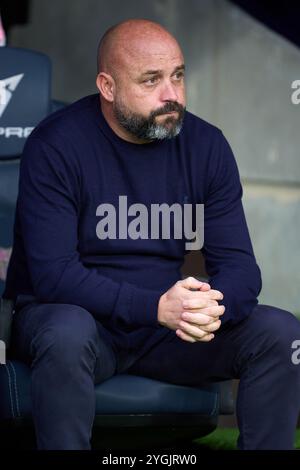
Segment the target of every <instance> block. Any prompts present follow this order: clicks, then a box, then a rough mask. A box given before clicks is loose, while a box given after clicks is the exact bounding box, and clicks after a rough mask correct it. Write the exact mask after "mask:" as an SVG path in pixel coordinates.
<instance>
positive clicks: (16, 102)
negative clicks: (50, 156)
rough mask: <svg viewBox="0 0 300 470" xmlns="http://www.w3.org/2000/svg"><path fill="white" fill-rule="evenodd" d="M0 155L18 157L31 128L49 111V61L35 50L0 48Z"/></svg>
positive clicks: (3, 157) (0, 157) (6, 157)
mask: <svg viewBox="0 0 300 470" xmlns="http://www.w3.org/2000/svg"><path fill="white" fill-rule="evenodd" d="M0 64H1V67H0V159H1V160H3V159H5V160H8V159H10V158H16V157H19V155H20V154H21V153H22V150H23V146H24V143H25V140H26V138H27V137H28V135H29V134H30V132H31V131H32V129H33V128H34V127H35V126H36V125H37V123H38V122H39V121H41V120H42V119H43V118H44V117H46V116H47V115H48V114H49V113H50V112H51V100H50V93H51V90H50V85H51V64H50V60H49V58H48V57H47V56H46V55H44V54H41V53H39V52H35V51H31V50H27V49H19V48H13V47H1V48H0Z"/></svg>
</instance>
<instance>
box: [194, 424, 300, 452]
mask: <svg viewBox="0 0 300 470" xmlns="http://www.w3.org/2000/svg"><path fill="white" fill-rule="evenodd" d="M238 435H239V432H238V430H237V429H236V428H218V429H216V430H215V431H214V432H212V433H211V434H208V435H207V436H205V437H201V438H200V439H196V440H195V441H194V442H195V443H196V444H199V445H200V446H201V447H202V446H203V447H205V448H207V449H212V450H235V449H236V448H237V447H236V441H237V438H238ZM295 448H296V449H300V429H297V431H296V437H295Z"/></svg>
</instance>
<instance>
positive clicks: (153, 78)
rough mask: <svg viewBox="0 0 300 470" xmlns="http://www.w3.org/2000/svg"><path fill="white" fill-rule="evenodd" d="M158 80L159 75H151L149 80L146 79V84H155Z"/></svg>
mask: <svg viewBox="0 0 300 470" xmlns="http://www.w3.org/2000/svg"><path fill="white" fill-rule="evenodd" d="M157 81H158V77H151V78H147V80H144V83H145V84H146V85H155V83H156V82H157Z"/></svg>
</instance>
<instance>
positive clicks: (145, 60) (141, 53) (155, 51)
mask: <svg viewBox="0 0 300 470" xmlns="http://www.w3.org/2000/svg"><path fill="white" fill-rule="evenodd" d="M141 46H142V45H141V44H139V45H136V46H135V47H130V45H126V46H124V48H123V51H122V52H121V51H120V52H121V54H120V58H121V63H123V65H124V66H125V67H126V68H129V69H130V70H132V71H137V72H140V73H146V72H148V71H156V70H164V69H171V68H175V67H179V66H181V65H182V64H183V56H182V53H181V51H180V49H179V47H178V46H177V47H174V46H173V47H166V46H164V47H151V46H152V45H151V44H149V47H147V48H145V47H141ZM120 65H121V64H120Z"/></svg>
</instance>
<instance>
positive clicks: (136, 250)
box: [4, 94, 261, 351]
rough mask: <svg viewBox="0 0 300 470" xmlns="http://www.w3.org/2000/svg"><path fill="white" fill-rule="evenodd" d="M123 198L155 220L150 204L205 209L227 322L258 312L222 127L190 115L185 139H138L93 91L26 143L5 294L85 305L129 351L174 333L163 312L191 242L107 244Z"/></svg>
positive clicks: (212, 267)
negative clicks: (117, 125)
mask: <svg viewBox="0 0 300 470" xmlns="http://www.w3.org/2000/svg"><path fill="white" fill-rule="evenodd" d="M120 195H126V196H127V204H128V207H129V206H130V205H131V204H134V203H143V204H144V205H145V206H146V207H147V208H148V212H149V213H150V205H151V204H153V203H156V204H162V203H167V204H169V205H170V206H171V205H172V204H173V203H179V204H183V203H192V204H196V203H199V204H204V215H205V219H204V245H203V248H202V253H203V256H204V259H205V266H206V271H207V273H208V275H209V277H210V278H209V282H210V284H211V286H212V287H213V288H215V289H218V290H220V291H221V292H223V294H224V300H223V301H222V302H220V303H221V304H224V305H225V307H226V311H225V314H224V315H223V316H222V317H221V318H222V323H226V322H228V321H231V322H238V321H240V320H242V319H243V318H244V317H245V316H247V315H249V314H250V313H251V311H252V309H253V307H254V306H255V305H256V304H257V296H258V294H259V292H260V289H261V276H260V270H259V267H258V266H257V264H256V260H255V256H254V253H253V249H252V245H251V241H250V237H249V233H248V228H247V225H246V221H245V216H244V211H243V207H242V202H241V198H242V187H241V183H240V178H239V172H238V168H237V165H236V161H235V158H234V156H233V153H232V151H231V148H230V146H229V144H228V142H227V141H226V139H225V137H224V136H223V134H222V132H221V131H220V130H219V129H218V128H217V127H215V126H213V125H211V124H209V123H207V122H206V121H204V120H202V119H200V118H199V117H196V116H195V115H193V114H191V113H189V112H186V114H185V118H184V124H183V128H182V130H181V132H180V134H179V135H178V136H177V137H175V138H173V139H170V140H163V141H153V142H151V143H148V144H142V145H139V144H134V143H129V142H127V141H125V140H123V139H121V138H119V137H118V136H117V135H116V134H115V133H114V132H113V130H112V129H111V128H110V126H109V125H108V124H107V122H106V120H105V118H104V116H103V115H102V113H101V107H100V101H99V96H98V95H96V94H95V95H91V96H87V97H85V98H83V99H81V100H79V101H77V102H75V103H73V104H71V105H69V106H67V107H66V108H64V109H63V110H60V111H58V112H56V113H54V114H52V115H51V116H49V117H48V118H46V119H45V120H43V121H42V122H41V123H40V124H39V125H38V126H37V127H36V128H35V130H34V131H33V132H32V134H31V136H30V137H29V138H28V140H27V143H26V145H25V148H24V152H23V155H22V158H21V165H20V181H19V194H18V200H17V208H16V218H15V226H14V244H13V252H12V256H11V260H10V263H9V268H8V274H7V282H6V289H5V292H4V297H7V298H12V299H16V297H17V296H18V295H19V294H29V295H33V296H34V297H35V298H36V299H37V301H38V302H51V303H69V304H75V305H79V306H81V307H83V308H84V309H86V310H88V311H89V312H91V313H92V315H93V316H94V317H95V318H96V319H97V320H98V321H100V322H101V323H102V325H103V326H104V328H105V330H106V331H107V338H108V339H109V341H110V342H111V344H112V345H113V346H114V347H115V348H119V349H120V350H124V351H128V350H132V351H136V350H137V349H139V350H145V349H147V348H149V347H150V346H151V345H152V344H154V343H155V342H156V341H158V340H159V339H160V338H161V337H162V336H164V335H165V334H166V333H168V332H169V331H170V330H169V329H168V328H166V327H162V326H161V325H159V324H158V322H157V307H158V302H159V298H160V296H161V295H162V294H163V293H164V292H165V291H166V290H167V289H168V288H170V287H171V286H172V285H173V284H174V283H175V282H176V281H177V280H178V279H181V272H180V268H181V266H182V264H183V261H184V255H185V254H186V253H188V252H189V251H187V250H186V246H185V242H186V240H185V239H184V238H183V239H175V238H174V237H171V238H170V239H163V238H162V237H161V236H160V238H159V239H151V238H148V239H142V238H140V239H136V240H134V239H131V238H127V239H119V238H118V237H117V238H116V239H105V240H101V239H100V238H99V237H98V236H97V234H96V226H97V224H98V222H99V220H100V217H99V215H97V214H96V209H97V207H98V206H99V205H100V204H102V203H111V204H113V205H114V207H115V208H118V206H119V196H120ZM128 221H130V216H128ZM171 233H172V232H171Z"/></svg>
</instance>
